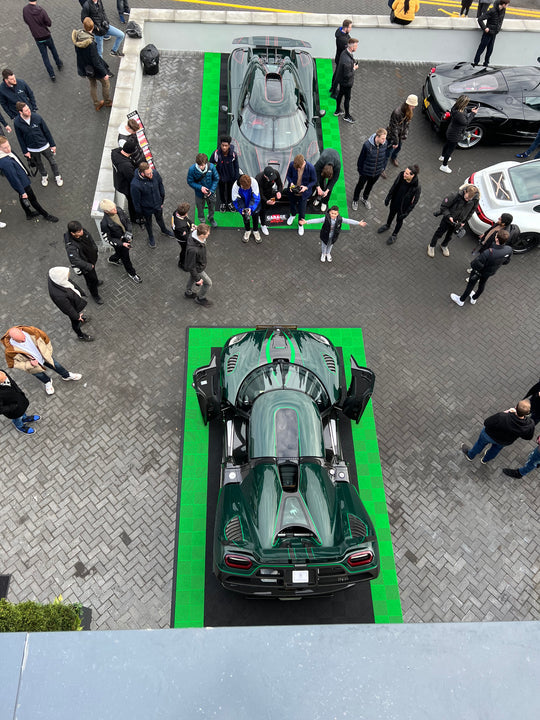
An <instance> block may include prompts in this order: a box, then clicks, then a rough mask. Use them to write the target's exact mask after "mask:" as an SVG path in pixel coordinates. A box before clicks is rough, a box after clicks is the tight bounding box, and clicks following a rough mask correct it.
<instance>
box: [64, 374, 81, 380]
mask: <svg viewBox="0 0 540 720" xmlns="http://www.w3.org/2000/svg"><path fill="white" fill-rule="evenodd" d="M81 378H82V375H81V373H72V372H70V373H69V375H68V376H67V377H66V378H62V380H65V381H66V382H68V381H69V380H80V379H81Z"/></svg>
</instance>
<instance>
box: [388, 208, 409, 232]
mask: <svg viewBox="0 0 540 720" xmlns="http://www.w3.org/2000/svg"><path fill="white" fill-rule="evenodd" d="M396 215H397V220H396V227H395V228H394V232H393V233H392V235H397V234H398V232H399V231H400V230H401V226H402V225H403V221H404V220H405V215H401V214H400V213H399V212H398V209H397V207H393V206H392V205H390V210H389V211H388V218H387V220H386V224H387V225H388V227H390V225H391V224H392V220H393V219H394V218H395V217H396Z"/></svg>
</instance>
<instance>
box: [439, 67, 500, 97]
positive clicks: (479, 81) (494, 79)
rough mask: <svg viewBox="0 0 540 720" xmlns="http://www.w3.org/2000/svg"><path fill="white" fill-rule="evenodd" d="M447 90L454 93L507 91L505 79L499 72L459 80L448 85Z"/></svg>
mask: <svg viewBox="0 0 540 720" xmlns="http://www.w3.org/2000/svg"><path fill="white" fill-rule="evenodd" d="M448 91H449V92H450V93H452V94H456V95H469V94H471V93H482V92H486V93H493V92H508V86H507V84H506V80H505V79H504V76H503V74H502V73H501V72H494V73H490V74H487V75H476V76H474V77H470V78H466V79H465V80H459V82H454V83H452V84H451V85H449V86H448Z"/></svg>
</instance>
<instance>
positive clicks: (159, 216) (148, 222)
mask: <svg viewBox="0 0 540 720" xmlns="http://www.w3.org/2000/svg"><path fill="white" fill-rule="evenodd" d="M142 214H143V217H144V224H145V227H146V232H147V233H148V242H149V243H150V245H153V244H154V243H155V240H154V233H153V230H152V216H153V217H155V218H156V222H157V224H158V225H159V229H160V230H161V232H164V233H169V232H170V230H169V229H168V228H166V227H165V223H164V222H163V210H162V209H161V208H160V209H159V210H155V211H154V212H153V213H152V212H150V213H148V210H143V213H142Z"/></svg>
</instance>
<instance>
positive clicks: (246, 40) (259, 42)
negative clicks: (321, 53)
mask: <svg viewBox="0 0 540 720" xmlns="http://www.w3.org/2000/svg"><path fill="white" fill-rule="evenodd" d="M232 44H233V45H253V46H254V47H283V48H284V47H287V48H295V47H306V48H310V47H311V44H310V43H308V42H306V41H305V40H294V39H293V38H284V37H277V36H276V35H274V36H272V35H254V36H253V37H240V38H236V39H235V40H233V41H232Z"/></svg>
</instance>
